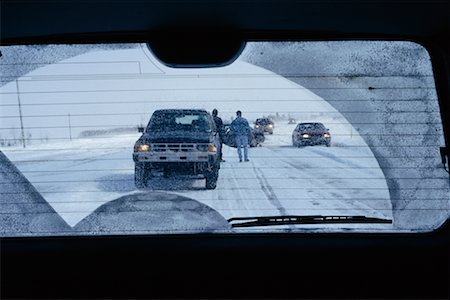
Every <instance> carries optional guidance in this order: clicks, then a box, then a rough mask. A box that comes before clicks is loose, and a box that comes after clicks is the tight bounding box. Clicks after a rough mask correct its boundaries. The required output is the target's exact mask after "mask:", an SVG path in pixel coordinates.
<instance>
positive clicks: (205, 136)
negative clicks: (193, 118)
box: [139, 131, 210, 143]
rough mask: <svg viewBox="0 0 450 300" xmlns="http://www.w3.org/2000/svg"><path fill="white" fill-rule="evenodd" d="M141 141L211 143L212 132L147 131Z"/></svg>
mask: <svg viewBox="0 0 450 300" xmlns="http://www.w3.org/2000/svg"><path fill="white" fill-rule="evenodd" d="M139 141H141V142H143V143H209V142H210V134H209V133H208V132H196V131H171V132H147V133H144V134H143V135H142V136H141V138H140V139H139Z"/></svg>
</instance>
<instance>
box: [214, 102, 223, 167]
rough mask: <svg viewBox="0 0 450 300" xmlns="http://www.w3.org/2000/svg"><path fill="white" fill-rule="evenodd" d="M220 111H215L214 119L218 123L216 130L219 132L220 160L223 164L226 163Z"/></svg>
mask: <svg viewBox="0 0 450 300" xmlns="http://www.w3.org/2000/svg"><path fill="white" fill-rule="evenodd" d="M217 114H218V111H217V109H215V108H214V109H213V111H212V116H213V118H214V123H216V129H217V131H218V132H219V148H220V149H219V159H220V161H221V162H224V161H225V160H224V159H223V158H222V146H223V145H222V144H223V122H222V119H221V118H220V117H218V116H217Z"/></svg>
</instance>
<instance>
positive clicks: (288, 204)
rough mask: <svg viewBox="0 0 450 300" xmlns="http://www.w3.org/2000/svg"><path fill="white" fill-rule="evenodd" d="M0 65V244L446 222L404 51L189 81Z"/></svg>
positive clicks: (431, 88)
mask: <svg viewBox="0 0 450 300" xmlns="http://www.w3.org/2000/svg"><path fill="white" fill-rule="evenodd" d="M0 50H1V52H2V54H3V55H2V57H1V58H0V63H1V68H2V75H1V87H0V98H1V101H0V149H1V151H0V162H1V163H0V171H1V172H0V234H1V236H58V235H116V234H120V235H122V234H126V235H127V234H180V233H186V234H192V233H205V232H207V233H215V234H222V233H235V234H246V233H276V232H311V233H315V232H355V231H356V232H423V231H430V230H434V229H436V228H438V227H439V226H440V225H441V224H442V223H443V222H445V221H446V220H447V218H448V217H449V211H450V196H449V195H450V188H449V180H448V179H449V177H448V174H447V173H446V171H445V170H444V168H443V167H442V162H441V157H440V153H439V148H440V147H442V146H445V142H444V134H443V127H442V121H441V112H440V110H439V102H438V96H437V93H436V89H435V83H434V77H433V76H434V75H433V70H432V67H431V61H430V57H429V55H428V52H427V51H426V49H425V48H423V47H422V46H421V45H419V44H416V43H413V42H403V41H336V42H248V43H247V45H246V47H245V49H244V50H243V52H242V54H241V55H240V57H239V58H238V59H237V60H236V61H234V62H233V63H231V64H230V65H228V66H224V67H217V68H201V69H196V68H182V69H177V68H170V67H168V66H165V65H163V64H162V63H161V62H160V61H159V60H158V59H157V58H155V57H154V55H153V54H152V52H151V51H150V50H149V49H148V47H147V46H146V45H145V44H110V45H103V44H97V45H41V46H36V45H29V46H3V47H0ZM160 110H170V111H172V112H171V113H169V114H160V113H157V112H158V111H160ZM188 110H191V111H192V110H200V111H203V113H201V114H198V113H188V112H187V111H188ZM155 112H156V113H155ZM213 120H214V121H213ZM268 120H271V122H270V123H271V126H270V128H268V126H256V125H257V124H268V123H269V122H268ZM212 122H214V123H215V126H214V125H213V124H212ZM223 124H226V125H225V126H224V125H223ZM146 125H147V127H146V130H145V131H144V132H139V131H138V128H142V127H145V126H146ZM192 128H195V130H194V131H192ZM230 128H231V129H232V130H230ZM296 128H302V129H303V128H305V129H307V128H310V129H314V130H311V132H307V133H303V132H297V131H296ZM210 129H212V130H210ZM318 129H320V130H318ZM141 131H143V130H141ZM238 147H239V150H241V151H238ZM241 148H242V149H241ZM239 152H240V154H239Z"/></svg>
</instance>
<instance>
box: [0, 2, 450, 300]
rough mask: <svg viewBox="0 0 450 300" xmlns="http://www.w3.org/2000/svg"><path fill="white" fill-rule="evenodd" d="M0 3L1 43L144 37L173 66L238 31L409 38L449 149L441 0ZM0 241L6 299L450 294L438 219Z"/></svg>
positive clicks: (198, 59) (445, 7)
mask: <svg viewBox="0 0 450 300" xmlns="http://www.w3.org/2000/svg"><path fill="white" fill-rule="evenodd" d="M0 5H1V6H0V11H1V16H0V20H1V21H0V22H1V23H0V42H1V45H2V46H6V45H26V44H55V43H56V44H61V43H64V44H84V43H122V42H145V43H148V44H149V46H150V48H151V49H152V51H153V52H154V53H155V55H157V57H158V58H159V59H160V60H161V61H163V62H164V63H166V64H167V65H169V66H175V67H193V66H194V67H209V66H221V65H224V64H226V63H228V62H230V61H232V60H233V59H234V58H236V57H237V56H238V55H239V53H240V52H241V51H242V49H243V45H244V44H245V41H260V40H263V41H279V40H283V41H284V40H294V41H311V40H314V41H328V40H406V41H414V42H416V43H419V44H421V45H423V46H424V47H425V48H426V49H427V50H428V52H429V54H430V56H431V60H432V65H433V72H434V79H435V82H436V90H437V94H438V98H439V105H440V110H441V115H442V122H443V128H444V137H445V141H446V144H445V145H442V146H443V148H442V149H441V154H442V161H443V163H444V164H445V163H447V162H448V160H449V159H450V157H449V155H450V154H449V151H448V147H449V141H450V116H449V112H450V39H449V36H450V3H449V2H448V1H440V0H436V1H434V0H431V1H425V0H419V1H412V0H390V1H385V0H380V1H366V0H358V1H357V0H351V1H341V0H340V1H323V0H320V1H309V0H298V1H297V0H285V1H284V0H282V1H277V0H265V1H249V0H236V1H225V0H217V1H211V0H185V1H179V0H166V1H154V0H141V1H102V0H99V1H81V0H80V1H77V0H71V1H68V0H61V1H44V0H36V1H31V0H30V1H18V0H4V1H2V2H1V4H0ZM447 166H448V165H447ZM449 180H450V177H449ZM0 252H1V261H0V263H1V291H0V293H1V298H2V299H15V298H20V299H24V298H33V299H38V298H40V299H42V298H46V299H48V298H58V299H63V298H72V299H73V298H91V299H92V298H103V299H104V298H110V299H115V298H127V299H130V298H132V299H137V298H197V299H198V298H222V299H223V298H227V299H229V298H241V299H242V298H296V299H380V298H381V299H449V297H450V286H449V282H450V261H449V258H450V255H449V254H450V222H449V221H448V220H447V222H446V223H445V224H444V225H443V226H441V227H440V228H438V229H436V230H434V231H431V232H426V233H314V234H309V233H276V234H275V233H274V234H267V233H265V234H222V235H214V234H201V235H200V234H199V235H158V236H154V235H134V236H90V237H83V236H81V237H80V236H78V237H77V236H75V237H45V238H43V237H42V238H40V237H26V238H22V237H21V238H18V237H16V238H9V237H8V238H6V237H5V238H1V240H0Z"/></svg>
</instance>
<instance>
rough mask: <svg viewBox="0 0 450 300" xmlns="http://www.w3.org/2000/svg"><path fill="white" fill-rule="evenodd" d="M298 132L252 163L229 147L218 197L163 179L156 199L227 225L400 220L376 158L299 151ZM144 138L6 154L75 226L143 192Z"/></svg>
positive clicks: (195, 183)
mask: <svg viewBox="0 0 450 300" xmlns="http://www.w3.org/2000/svg"><path fill="white" fill-rule="evenodd" d="M293 126H294V125H287V124H286V125H280V126H277V130H276V131H275V134H274V135H273V136H266V142H265V143H264V145H263V147H257V148H251V149H250V152H249V153H250V159H251V161H250V162H247V163H239V162H238V161H237V154H236V149H234V148H229V147H224V158H225V159H226V162H225V163H223V164H222V167H221V170H220V176H219V182H218V186H217V189H215V190H206V189H204V180H195V179H189V180H186V179H183V178H177V179H163V178H161V179H156V180H153V181H151V182H150V183H149V185H150V186H149V188H148V191H165V192H168V193H176V194H180V195H183V196H186V197H190V198H193V199H195V200H197V201H200V202H202V203H204V204H206V205H208V206H210V207H212V208H213V209H215V210H217V211H218V212H219V213H220V214H222V215H223V216H224V217H225V218H227V219H228V218H231V217H244V216H247V217H251V216H264V215H286V214H300V215H318V214H322V215H366V216H373V217H381V218H392V214H391V213H392V212H391V205H390V200H389V192H388V189H387V186H386V181H385V178H384V176H383V174H382V172H381V170H380V168H379V166H378V163H377V161H376V160H375V159H374V158H373V156H372V154H371V152H370V150H369V151H368V150H367V148H366V147H358V145H357V144H353V145H347V146H344V145H333V146H332V147H330V148H327V147H322V146H316V147H305V148H294V147H292V146H291V145H290V132H292V129H293ZM137 138H138V134H129V135H116V136H100V137H97V138H91V139H80V140H76V141H73V142H68V143H61V142H58V143H50V144H44V145H41V146H36V147H34V148H33V150H27V149H25V150H20V149H15V150H14V151H10V152H8V151H6V152H5V153H6V155H7V156H8V157H9V158H10V159H11V160H12V161H13V162H14V163H15V164H16V166H17V167H18V168H19V169H20V170H21V171H22V172H23V173H24V175H25V176H26V177H27V178H28V179H29V180H30V181H31V183H33V184H34V185H35V187H36V188H37V190H38V191H39V192H40V193H41V194H42V195H43V196H44V198H45V199H46V200H47V201H48V202H49V203H50V204H51V205H52V207H53V208H54V209H55V210H56V211H57V212H58V213H59V214H60V215H61V216H62V217H63V218H64V219H65V220H66V222H67V223H68V224H69V225H71V226H75V225H76V224H77V223H78V222H79V221H80V220H82V219H83V218H84V217H86V216H88V215H89V214H90V213H91V212H92V211H94V210H95V209H96V208H98V207H99V206H100V205H102V204H104V203H106V202H108V201H111V200H114V199H117V198H118V197H120V196H123V195H126V194H132V193H136V192H138V190H137V189H136V188H135V186H134V163H133V161H132V159H131V153H132V147H133V144H134V142H135V140H136V139H137ZM328 226H330V225H328ZM359 226H361V225H359ZM383 226H384V227H386V225H383Z"/></svg>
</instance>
